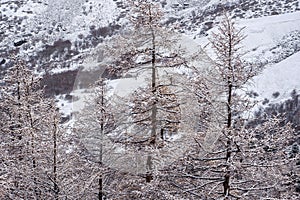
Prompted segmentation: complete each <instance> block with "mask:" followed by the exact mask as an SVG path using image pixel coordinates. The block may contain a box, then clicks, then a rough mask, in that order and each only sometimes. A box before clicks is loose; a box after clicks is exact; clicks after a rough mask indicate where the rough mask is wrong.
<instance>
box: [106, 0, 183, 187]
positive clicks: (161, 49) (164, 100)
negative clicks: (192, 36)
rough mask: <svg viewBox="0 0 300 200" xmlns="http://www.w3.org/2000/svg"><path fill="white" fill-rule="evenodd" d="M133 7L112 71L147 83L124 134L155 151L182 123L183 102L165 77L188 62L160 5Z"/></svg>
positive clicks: (133, 102) (142, 1)
mask: <svg viewBox="0 0 300 200" xmlns="http://www.w3.org/2000/svg"><path fill="white" fill-rule="evenodd" d="M129 5H130V8H131V10H130V12H129V13H130V16H129V24H130V25H131V26H130V27H129V28H127V29H125V31H124V34H123V35H121V36H119V37H117V38H114V39H113V44H111V46H112V47H113V48H112V47H110V48H109V49H111V51H109V54H110V56H111V55H114V56H115V58H114V62H113V64H112V65H111V66H110V69H112V70H119V71H120V72H122V73H127V74H129V75H130V74H131V75H133V76H139V77H145V80H147V82H148V84H146V86H142V87H140V88H138V89H136V90H135V91H134V92H133V93H132V95H131V97H130V103H129V110H127V112H126V114H127V115H128V119H130V120H129V122H128V123H131V126H132V127H130V126H129V125H128V124H127V125H126V126H127V127H125V128H124V130H125V129H127V130H128V129H129V130H130V132H132V133H131V135H134V137H131V143H134V144H135V145H136V144H141V146H144V147H146V146H147V147H151V148H152V149H155V148H157V147H158V146H160V145H161V142H159V140H160V138H162V137H161V135H163V134H164V132H167V129H168V130H170V131H171V128H170V127H171V126H172V127H173V125H174V128H173V130H172V131H175V132H176V131H177V129H178V128H176V127H178V126H179V123H180V109H179V103H178V102H179V101H177V99H176V95H175V93H174V91H172V90H173V88H174V86H172V85H168V84H170V83H167V84H166V81H165V80H163V79H165V78H162V77H163V73H164V71H168V70H170V69H168V68H172V67H176V66H180V65H182V64H183V63H184V60H183V59H181V58H180V57H179V55H178V52H179V45H177V41H176V40H177V38H176V36H175V34H174V33H170V32H169V31H168V30H167V29H165V28H163V26H162V21H163V13H162V10H161V8H160V4H159V3H155V2H152V1H149V0H139V1H129ZM176 45H177V46H176ZM175 46H176V48H174V47H175ZM167 91H168V92H167ZM171 93H172V94H171ZM171 104H172V106H171ZM175 110H176V112H175ZM166 113H169V114H166ZM171 113H173V115H172V116H171ZM167 127H168V128H167ZM128 142H129V140H127V143H128ZM150 154H151V153H149V155H148V156H147V159H146V160H147V161H146V163H147V164H146V165H147V167H146V168H147V169H146V171H147V172H146V177H145V178H146V182H150V181H151V180H152V179H153V175H152V173H153V172H152V171H153V169H154V166H153V162H152V160H153V158H152V156H151V155H150Z"/></svg>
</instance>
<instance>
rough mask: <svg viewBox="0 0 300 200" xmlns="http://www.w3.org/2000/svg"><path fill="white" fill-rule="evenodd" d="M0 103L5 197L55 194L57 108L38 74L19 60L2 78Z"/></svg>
mask: <svg viewBox="0 0 300 200" xmlns="http://www.w3.org/2000/svg"><path fill="white" fill-rule="evenodd" d="M14 61H15V60H14ZM0 104H1V116H2V122H1V123H2V126H1V139H2V140H1V148H2V152H3V154H2V155H1V156H2V159H1V160H2V164H3V165H4V166H5V168H3V169H4V172H3V174H5V177H6V179H5V182H6V184H8V185H7V187H5V188H6V189H7V190H6V198H51V197H53V196H55V195H56V192H57V186H56V185H57V183H56V167H55V166H56V164H55V163H56V151H55V148H56V147H55V142H56V131H57V127H56V126H57V124H58V122H57V120H55V119H52V116H53V115H55V113H56V112H57V111H56V108H55V106H54V104H53V103H52V102H51V101H50V100H47V99H45V98H44V93H43V87H42V86H41V84H40V78H39V77H38V76H36V75H34V74H33V72H32V71H31V70H29V69H28V68H27V67H26V65H25V64H24V63H22V62H21V61H15V65H14V66H13V67H12V68H10V70H9V71H8V72H7V74H6V76H5V78H4V85H3V86H2V87H1V103H0Z"/></svg>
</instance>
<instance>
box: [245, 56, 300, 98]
mask: <svg viewBox="0 0 300 200" xmlns="http://www.w3.org/2000/svg"><path fill="white" fill-rule="evenodd" d="M299 77H300V52H298V53H296V54H294V55H292V56H290V57H288V58H287V59H285V60H283V61H282V62H280V63H277V64H274V65H273V66H269V67H267V68H266V69H264V70H263V71H262V73H261V74H259V75H258V76H256V77H254V78H253V80H252V84H251V85H250V86H249V87H248V90H249V91H251V90H252V91H255V92H257V93H258V95H259V96H258V98H259V100H264V99H265V98H267V99H269V100H270V103H276V102H279V101H282V100H285V99H287V98H289V97H290V94H291V92H292V91H293V90H294V89H298V90H299V89H300V78H299ZM275 92H279V93H280V95H279V97H277V98H274V97H272V94H273V93H275Z"/></svg>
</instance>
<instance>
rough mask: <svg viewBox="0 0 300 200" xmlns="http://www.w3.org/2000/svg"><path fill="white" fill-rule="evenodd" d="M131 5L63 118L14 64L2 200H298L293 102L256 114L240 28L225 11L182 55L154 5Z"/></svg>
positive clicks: (32, 74)
mask: <svg viewBox="0 0 300 200" xmlns="http://www.w3.org/2000/svg"><path fill="white" fill-rule="evenodd" d="M128 4H129V6H130V10H129V11H128V12H129V17H128V19H127V20H128V26H126V27H125V28H124V30H122V31H120V32H119V34H116V35H113V36H111V37H109V39H107V40H105V41H103V43H102V44H101V46H100V47H98V49H97V50H96V51H95V52H96V54H97V56H99V57H100V58H101V66H99V69H98V73H99V74H97V80H96V81H94V82H93V83H92V84H87V83H84V81H86V80H87V79H89V77H86V76H85V77H83V78H82V80H77V83H78V84H81V86H82V84H85V85H88V87H87V88H86V91H88V92H89V94H90V95H89V96H88V98H86V99H85V103H84V107H83V109H82V110H81V111H80V112H76V113H73V114H72V117H71V119H68V120H65V119H63V118H62V113H61V111H60V109H59V108H58V106H57V104H56V103H57V102H56V101H55V98H53V96H49V95H47V94H46V93H45V87H46V86H45V84H44V82H43V81H42V80H43V77H42V75H41V74H39V73H36V71H35V69H33V68H32V66H31V65H30V64H29V63H27V61H26V60H22V59H20V58H19V57H18V56H13V55H12V56H11V58H10V59H11V60H12V61H13V63H14V64H13V66H12V67H10V68H9V69H8V71H7V73H6V74H5V76H4V78H3V81H2V83H1V84H0V118H1V121H0V152H1V154H0V155H1V156H0V199H54V200H59V199H81V200H82V199H88V200H91V199H98V200H104V199H124V200H125V199H139V200H141V199H147V200H148V199H163V200H180V199H203V200H205V199H207V200H213V199H224V200H225V199H228V200H229V199H249V200H253V199H297V196H298V197H299V193H300V174H299V169H300V158H299V145H298V143H297V142H299V141H298V140H299V139H297V137H299V136H298V133H299V126H298V125H297V124H299V118H297V117H295V116H296V114H295V113H296V112H294V113H293V112H292V111H295V110H294V108H295V107H297V106H298V99H299V95H298V94H297V91H296V90H294V91H293V93H292V94H291V97H292V99H290V100H288V101H287V102H286V104H285V105H272V106H271V107H269V108H267V109H265V110H258V109H257V104H258V102H256V101H254V100H253V98H250V96H253V95H254V96H255V94H253V93H251V91H247V85H248V84H251V81H252V78H253V77H255V76H257V75H258V74H259V73H260V72H261V71H262V70H263V66H262V65H261V63H259V62H254V61H249V60H247V59H246V56H245V55H246V53H247V52H245V51H244V50H243V45H244V44H243V41H244V39H245V38H246V35H245V34H244V28H243V27H240V26H239V25H238V24H237V23H236V22H235V19H233V18H232V17H230V15H228V13H226V12H224V14H223V16H222V20H221V22H220V23H219V24H217V29H215V31H214V32H212V34H211V35H210V38H209V44H208V45H207V48H201V47H199V49H197V50H196V51H195V53H191V52H190V50H189V46H192V44H190V43H187V41H186V40H185V38H183V36H182V35H181V34H179V33H178V32H176V29H172V28H170V27H168V26H165V24H164V21H163V20H164V18H163V16H164V13H163V10H162V9H161V5H160V4H158V3H155V2H152V1H147V0H137V1H128ZM190 48H191V47H190ZM192 48H193V47H192ZM95 52H93V53H95ZM111 77H115V78H116V77H117V79H120V80H123V81H124V82H120V83H119V84H120V88H122V87H121V85H122V83H124V87H127V88H130V87H132V85H130V84H128V83H127V84H128V85H126V80H128V79H127V78H128V77H129V78H133V79H136V80H141V82H140V84H139V85H135V86H134V87H133V88H134V89H128V90H127V91H125V90H122V91H117V90H115V91H114V89H112V84H111V83H112V80H111ZM135 84H137V82H136V83H135ZM76 87H77V86H74V88H76ZM78 87H79V86H78ZM274 95H275V96H276V94H274ZM73 101H76V100H74V99H73ZM298 113H299V112H298Z"/></svg>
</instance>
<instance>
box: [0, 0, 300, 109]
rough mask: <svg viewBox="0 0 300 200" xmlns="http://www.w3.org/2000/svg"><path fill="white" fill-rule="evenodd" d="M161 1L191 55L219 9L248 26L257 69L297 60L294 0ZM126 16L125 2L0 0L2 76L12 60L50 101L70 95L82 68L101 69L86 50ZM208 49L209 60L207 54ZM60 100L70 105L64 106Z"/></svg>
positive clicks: (299, 35)
mask: <svg viewBox="0 0 300 200" xmlns="http://www.w3.org/2000/svg"><path fill="white" fill-rule="evenodd" d="M156 2H158V1H157V0H156ZM159 2H160V4H161V5H162V6H163V8H164V10H165V12H166V16H165V18H166V19H165V22H166V26H169V27H171V28H173V29H174V30H175V31H176V32H180V33H182V34H183V35H184V37H186V38H188V39H184V42H183V43H184V44H185V45H186V46H189V47H190V49H189V50H192V49H193V50H195V49H198V46H202V47H203V46H205V45H206V44H207V42H208V41H207V35H209V34H210V32H211V31H213V30H214V27H215V25H216V24H217V23H218V21H219V20H220V18H221V15H222V13H223V11H224V10H226V11H228V12H229V13H230V15H231V16H233V17H234V18H236V19H237V23H238V24H239V26H241V27H243V26H246V29H245V33H246V34H247V35H248V37H247V38H246V40H245V43H244V47H245V51H248V52H249V53H248V54H247V59H248V60H252V61H253V62H257V61H259V63H258V64H259V65H260V66H261V67H267V69H269V68H270V69H271V68H272V67H275V68H276V67H277V68H278V66H284V65H287V64H288V62H286V60H287V59H289V58H290V57H291V58H294V57H295V56H293V54H295V55H298V54H297V52H298V51H299V50H300V28H299V24H300V22H299V18H300V15H299V13H300V12H299V0H253V1H249V0H230V1H223V0H205V1H197V0H161V1H159ZM127 14H128V7H126V5H125V3H124V1H122V0H51V1H50V0H45V1H41V0H27V1H14V0H2V1H1V4H0V27H1V31H0V33H1V34H0V71H1V73H4V71H5V69H6V68H7V67H9V66H10V65H11V62H10V59H9V56H10V55H12V54H16V55H18V56H20V57H21V58H23V59H25V60H27V61H28V63H29V64H30V65H31V66H32V67H36V68H37V70H38V71H39V72H40V73H44V81H43V82H44V84H46V85H48V86H49V87H48V88H46V90H47V92H48V93H49V95H56V94H62V97H65V96H66V94H68V93H70V91H71V90H72V89H73V85H74V83H75V82H76V81H75V80H76V74H77V73H78V69H79V68H82V67H85V66H93V67H97V65H99V63H98V62H94V61H95V60H97V58H91V57H90V52H92V51H93V50H94V49H95V48H96V47H97V46H98V45H99V44H100V43H101V42H102V41H103V40H105V38H106V37H109V36H111V35H113V34H116V33H117V32H118V30H120V29H122V26H123V25H124V20H122V19H123V18H124V17H125V16H126V15H127ZM184 44H183V45H184ZM191 44H192V45H191ZM207 51H208V53H209V54H210V50H209V49H208V48H207ZM89 58H91V59H89ZM281 62H283V63H284V64H281ZM297 62H298V61H295V62H294V63H295V64H296V63H297ZM276 63H278V65H277V64H276ZM267 69H266V70H267ZM100 71H101V70H100ZM1 73H0V76H1ZM290 73H292V74H293V73H294V72H290ZM262 74H264V72H262ZM264 77H267V76H266V75H264ZM261 79H264V78H261ZM118 81H119V82H122V81H125V80H118ZM118 81H117V80H116V81H114V85H116V86H115V87H119V88H122V87H124V84H122V83H120V84H119V86H118V84H117V82H118ZM127 81H129V79H127ZM254 84H255V83H254ZM258 88H259V87H258ZM254 89H255V88H253V87H250V88H249V90H253V91H254ZM279 89H280V88H279ZM279 89H277V88H276V86H273V87H272V88H270V91H269V92H267V93H264V92H260V91H257V93H262V97H261V98H269V99H271V98H272V97H270V96H269V94H272V93H273V92H276V91H271V90H278V91H279ZM291 89H292V85H291V87H289V88H287V90H289V91H290V90H291ZM121 90H122V91H125V89H121ZM257 90H259V89H257ZM82 91H84V90H82ZM289 91H286V92H287V93H289ZM75 93H76V94H78V93H77V92H74V94H75ZM283 93H284V92H281V94H283ZM263 94H268V95H267V96H263ZM282 98H283V99H284V98H285V96H284V95H283V96H282ZM278 99H279V98H278ZM63 101H65V102H63V104H64V105H65V106H67V104H68V103H67V102H68V101H66V100H63ZM69 107H70V106H69ZM68 113H70V112H68Z"/></svg>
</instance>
